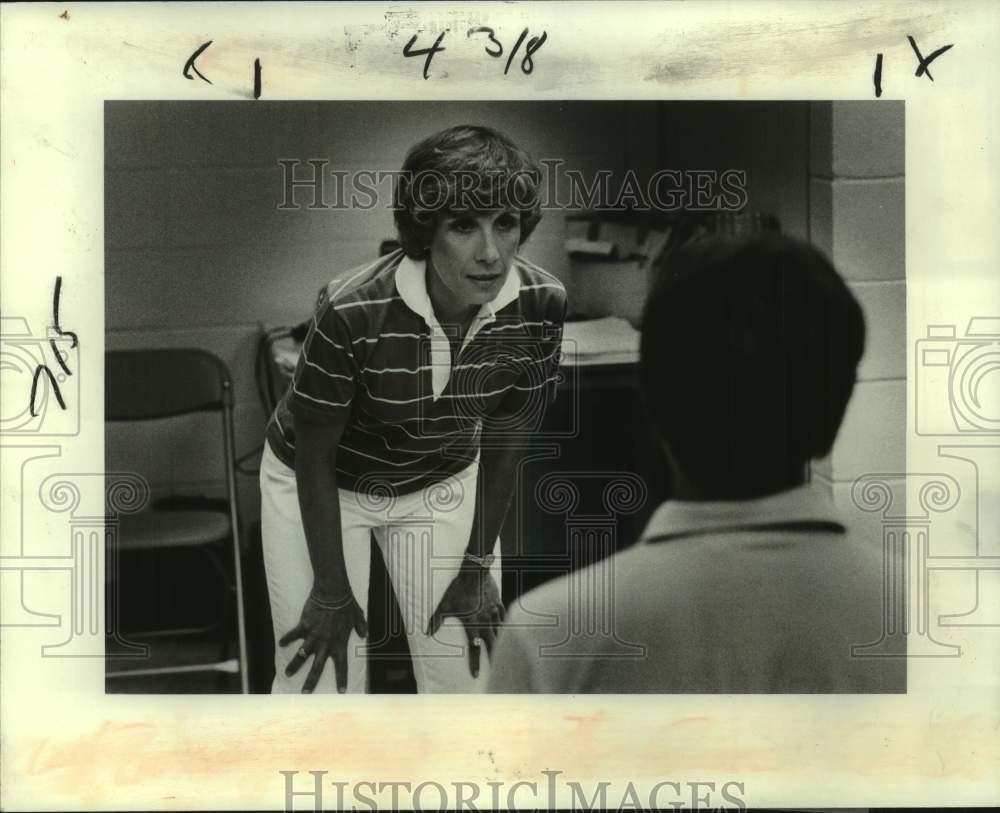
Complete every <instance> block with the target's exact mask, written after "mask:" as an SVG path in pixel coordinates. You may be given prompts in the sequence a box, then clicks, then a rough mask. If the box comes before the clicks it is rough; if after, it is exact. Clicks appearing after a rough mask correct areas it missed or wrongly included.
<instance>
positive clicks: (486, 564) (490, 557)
mask: <svg viewBox="0 0 1000 813" xmlns="http://www.w3.org/2000/svg"><path fill="white" fill-rule="evenodd" d="M464 558H465V559H466V560H467V561H469V562H472V563H473V564H476V565H479V566H480V567H481V568H483V569H484V570H489V569H490V568H491V567H493V563H494V562H495V561H496V558H497V557H496V554H495V553H487V554H486V555H485V556H476V554H474V553H469V552H468V551H466V553H465V557H464Z"/></svg>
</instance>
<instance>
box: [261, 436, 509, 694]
mask: <svg viewBox="0 0 1000 813" xmlns="http://www.w3.org/2000/svg"><path fill="white" fill-rule="evenodd" d="M477 472H478V466H477V464H473V465H471V466H469V467H468V468H466V469H465V470H464V471H462V472H460V473H459V474H456V475H454V476H453V477H451V478H449V479H448V480H445V481H443V482H441V483H436V484H435V485H432V486H430V487H428V488H426V489H424V490H422V491H417V492H414V493H413V494H404V495H401V496H398V497H396V498H395V499H389V498H384V499H382V498H380V497H379V496H378V495H366V494H358V493H355V492H353V491H345V490H343V489H340V490H339V492H338V496H339V499H340V519H341V524H342V526H343V542H344V559H345V561H346V564H347V578H348V580H349V582H350V585H351V590H352V591H353V592H354V598H355V599H356V600H357V602H358V604H359V605H360V606H361V607H362V608H363V609H364V610H365V617H366V618H367V616H368V574H369V568H370V566H371V547H370V545H371V542H370V536H371V534H372V533H373V532H374V537H375V540H376V542H377V544H378V546H379V548H380V549H381V551H382V556H383V558H384V559H385V564H386V569H387V570H388V572H389V578H390V579H391V580H392V585H393V590H394V592H395V594H396V600H397V602H398V603H399V609H400V615H401V616H402V620H403V624H404V626H405V628H406V637H407V641H408V642H409V646H410V656H411V658H412V659H413V672H414V677H415V678H416V682H417V691H418V692H479V691H483V690H484V689H485V686H486V682H487V680H488V679H489V671H490V670H489V663H488V658H487V657H486V652H485V651H484V652H483V653H482V655H481V659H480V668H479V677H478V678H475V679H473V677H472V675H471V673H470V671H469V652H468V646H469V644H468V637H467V636H466V634H465V630H464V628H463V626H462V622H461V621H459V620H458V619H457V618H447V619H445V621H444V623H443V624H442V625H441V628H440V629H439V630H438V632H437V633H436V634H435V635H434V636H433V637H428V636H427V635H426V634H425V633H426V630H427V624H428V621H429V620H430V617H431V615H432V614H433V613H434V611H435V610H436V609H437V606H438V602H440V601H441V597H442V595H444V591H445V589H446V588H447V587H448V585H449V584H450V583H451V581H452V579H454V577H455V574H456V573H457V571H458V567H459V565H460V564H461V562H462V555H463V554H464V553H465V550H466V548H467V546H468V543H469V535H470V533H471V531H472V518H473V513H474V510H475V504H476V481H477ZM260 492H261V533H262V535H263V543H264V567H265V569H266V571H267V589H268V594H269V596H270V600H271V617H272V620H273V623H274V641H275V654H274V668H275V678H274V684H273V686H272V687H271V691H272V692H275V693H289V692H300V691H301V690H302V684H303V683H304V682H305V679H306V676H307V675H308V674H309V668H310V666H311V664H312V659H311V658H310V660H308V661H306V663H305V664H304V665H303V666H302V667H301V668H300V669H299V671H298V672H297V673H296V674H294V675H292V676H291V677H287V676H286V675H285V667H286V666H287V665H288V662H289V661H290V660H291V659H292V656H293V655H294V654H295V652H296V651H297V650H298V648H299V646H301V644H302V641H301V640H299V641H293V642H292V643H291V644H289V645H288V646H286V647H281V646H278V641H279V640H280V639H281V637H282V636H283V635H284V634H285V633H287V632H288V631H289V630H291V629H292V628H293V627H294V626H295V625H296V624H298V623H299V618H300V616H301V614H302V606H303V605H304V604H305V601H306V597H307V596H308V595H309V591H310V590H311V589H312V586H313V571H312V564H311V563H310V561H309V550H308V548H307V546H306V537H305V532H304V530H303V527H302V514H301V512H300V510H299V498H298V489H297V487H296V482H295V472H294V470H292V469H290V468H289V467H288V466H286V465H285V464H284V463H282V462H281V461H280V460H278V458H277V457H276V456H275V455H274V453H273V452H272V451H271V449H270V447H269V446H268V445H267V444H266V443H265V444H264V456H263V458H262V460H261V464H260ZM494 552H495V553H496V554H497V559H496V561H495V562H494V564H493V567H492V569H491V573H492V575H493V578H494V579H496V581H497V584H498V585H499V584H500V556H499V554H500V545H499V540H498V541H497V545H496V547H495V549H494ZM370 634H371V633H370ZM371 643H375V641H372V642H371ZM366 645H367V643H366V642H365V641H364V640H363V639H361V638H360V637H358V635H357V633H351V638H350V641H349V643H348V647H347V691H348V692H364V691H365V690H366V685H367V681H366V673H367V669H366ZM315 691H316V692H331V693H336V691H337V688H336V681H335V678H334V669H333V662H332V661H327V664H326V667H325V668H324V669H323V675H322V677H321V678H320V680H319V683H318V684H317V686H316V689H315Z"/></svg>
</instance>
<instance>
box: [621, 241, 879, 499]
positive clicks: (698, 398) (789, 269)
mask: <svg viewBox="0 0 1000 813" xmlns="http://www.w3.org/2000/svg"><path fill="white" fill-rule="evenodd" d="M864 339H865V324H864V317H863V315H862V312H861V308H860V306H859V305H858V302H857V300H856V299H855V298H854V295H853V294H852V293H851V291H850V289H849V288H848V287H847V286H846V285H845V284H844V282H843V280H842V279H841V278H840V276H839V275H838V274H837V272H836V270H835V269H834V268H833V266H832V265H831V264H830V262H829V261H828V260H827V259H826V257H824V256H823V255H822V254H821V253H820V252H819V251H817V250H816V249H815V248H813V247H812V246H810V245H809V244H807V243H803V242H800V241H798V240H793V239H790V238H788V237H784V236H781V235H767V236H763V237H755V238H752V239H747V240H739V241H736V240H723V239H718V238H711V239H707V240H703V241H699V242H695V243H692V244H689V245H686V246H683V247H681V248H680V249H678V250H677V251H676V252H674V253H673V254H672V255H671V256H670V258H669V262H668V265H667V267H666V268H664V269H663V271H662V273H661V277H660V279H659V280H658V281H657V283H656V285H655V286H654V288H653V290H652V292H651V293H650V297H649V300H648V302H647V304H646V309H645V313H644V316H643V325H642V350H641V378H642V390H643V395H644V397H645V400H646V405H647V408H648V411H649V413H650V416H651V417H652V419H653V421H654V423H655V424H656V427H657V429H658V431H659V433H660V435H661V436H662V438H663V440H664V441H665V445H666V448H667V451H668V454H669V456H670V458H671V459H672V461H673V463H674V467H675V469H677V468H679V469H681V470H683V472H685V474H686V475H688V476H690V477H691V478H692V479H693V480H696V481H697V482H699V483H701V484H708V485H710V487H711V488H712V489H717V490H718V492H719V493H720V494H730V495H734V496H739V495H745V496H752V495H753V494H754V493H755V492H756V491H757V490H758V487H763V488H764V490H765V491H766V484H768V483H781V482H787V481H789V479H790V478H791V479H794V477H795V476H796V475H798V476H799V477H800V478H801V474H802V472H803V470H804V466H805V464H806V462H807V461H808V460H810V459H813V458H819V457H823V456H825V455H826V454H827V453H829V451H830V449H831V448H832V446H833V441H834V438H835V437H836V434H837V430H838V429H839V427H840V423H841V420H842V419H843V416H844V411H845V409H846V407H847V402H848V400H849V399H850V397H851V392H852V390H853V387H854V381H855V372H856V369H857V365H858V361H859V360H860V359H861V355H862V352H863V350H864Z"/></svg>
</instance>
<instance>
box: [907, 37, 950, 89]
mask: <svg viewBox="0 0 1000 813" xmlns="http://www.w3.org/2000/svg"><path fill="white" fill-rule="evenodd" d="M906 38H907V39H908V40H909V41H910V47H911V48H912V49H913V53H915V54H916V55H917V60H918V61H919V63H920V64H919V65H917V72H916V73H915V74H914V76H916V77H918V78H919V77H920V76H922V75H923V74H925V73H926V74H927V78H928V79H930V80H931V81H932V82H933V81H934V77H933V76H931V71H930V66H931V63H932V62H933V61H934V60H935V59H937V58H938V57H939V56H941V54H943V53H944V52H945V51H947V50H949V49H950V48H953V47H954V45H945V46H944V47H943V48H938V49H937V50H936V51H934V52H933V53H932V54H931V55H930V56H928V57H926V58H924V56H923V55H922V54H921V53H920V49H919V48H918V47H917V43H916V42H915V41H914V39H913V37H911V36H910V35H909V34H907V35H906Z"/></svg>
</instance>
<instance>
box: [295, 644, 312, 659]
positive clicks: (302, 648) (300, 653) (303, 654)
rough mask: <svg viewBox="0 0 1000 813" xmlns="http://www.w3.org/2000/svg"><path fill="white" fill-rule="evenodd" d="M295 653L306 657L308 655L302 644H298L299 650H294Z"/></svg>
mask: <svg viewBox="0 0 1000 813" xmlns="http://www.w3.org/2000/svg"><path fill="white" fill-rule="evenodd" d="M295 654H296V655H298V656H299V657H300V658H308V657H309V653H308V652H306V648H305V647H304V646H300V647H299V651H298V652H296V653H295Z"/></svg>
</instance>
